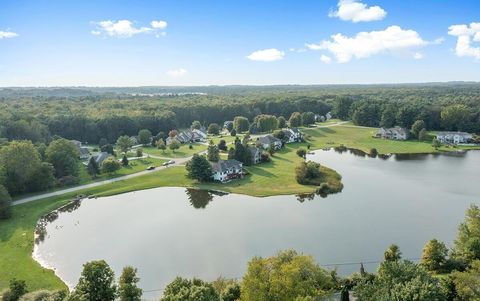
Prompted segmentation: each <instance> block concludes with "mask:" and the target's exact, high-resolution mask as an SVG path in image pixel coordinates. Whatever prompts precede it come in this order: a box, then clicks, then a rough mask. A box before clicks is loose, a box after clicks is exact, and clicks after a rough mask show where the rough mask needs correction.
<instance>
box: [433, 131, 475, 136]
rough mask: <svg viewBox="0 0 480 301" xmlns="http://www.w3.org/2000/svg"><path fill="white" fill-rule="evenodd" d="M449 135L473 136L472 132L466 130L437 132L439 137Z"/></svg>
mask: <svg viewBox="0 0 480 301" xmlns="http://www.w3.org/2000/svg"><path fill="white" fill-rule="evenodd" d="M447 135H459V136H464V137H472V136H473V135H472V134H470V133H466V132H438V133H437V137H438V136H447Z"/></svg>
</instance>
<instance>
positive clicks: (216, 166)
mask: <svg viewBox="0 0 480 301" xmlns="http://www.w3.org/2000/svg"><path fill="white" fill-rule="evenodd" d="M231 168H236V169H240V168H242V162H240V161H237V160H235V159H229V160H220V161H218V162H215V163H212V170H213V171H214V172H225V171H227V170H229V169H231Z"/></svg>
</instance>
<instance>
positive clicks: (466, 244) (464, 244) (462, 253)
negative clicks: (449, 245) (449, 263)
mask: <svg viewBox="0 0 480 301" xmlns="http://www.w3.org/2000/svg"><path fill="white" fill-rule="evenodd" d="M453 257H455V258H457V259H460V260H462V261H465V262H466V263H467V264H469V263H471V262H472V261H474V260H480V208H479V207H478V206H477V205H471V206H470V207H469V208H468V209H467V211H466V213H465V219H464V221H463V223H461V224H460V225H459V226H458V234H457V239H456V240H455V241H454V245H453Z"/></svg>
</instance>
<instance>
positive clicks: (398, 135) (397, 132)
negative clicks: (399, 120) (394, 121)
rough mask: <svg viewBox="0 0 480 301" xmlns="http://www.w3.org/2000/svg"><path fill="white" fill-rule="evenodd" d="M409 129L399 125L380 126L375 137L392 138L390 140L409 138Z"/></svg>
mask: <svg viewBox="0 0 480 301" xmlns="http://www.w3.org/2000/svg"><path fill="white" fill-rule="evenodd" d="M408 134H409V131H408V130H407V129H405V128H401V127H399V126H396V127H393V128H389V129H386V128H380V129H379V130H378V131H377V132H376V133H375V136H374V137H375V138H383V139H390V140H407V139H408Z"/></svg>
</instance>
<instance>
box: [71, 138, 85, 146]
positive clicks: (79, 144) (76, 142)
mask: <svg viewBox="0 0 480 301" xmlns="http://www.w3.org/2000/svg"><path fill="white" fill-rule="evenodd" d="M70 142H72V143H73V144H75V146H76V147H81V146H82V142H80V141H78V140H70Z"/></svg>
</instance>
